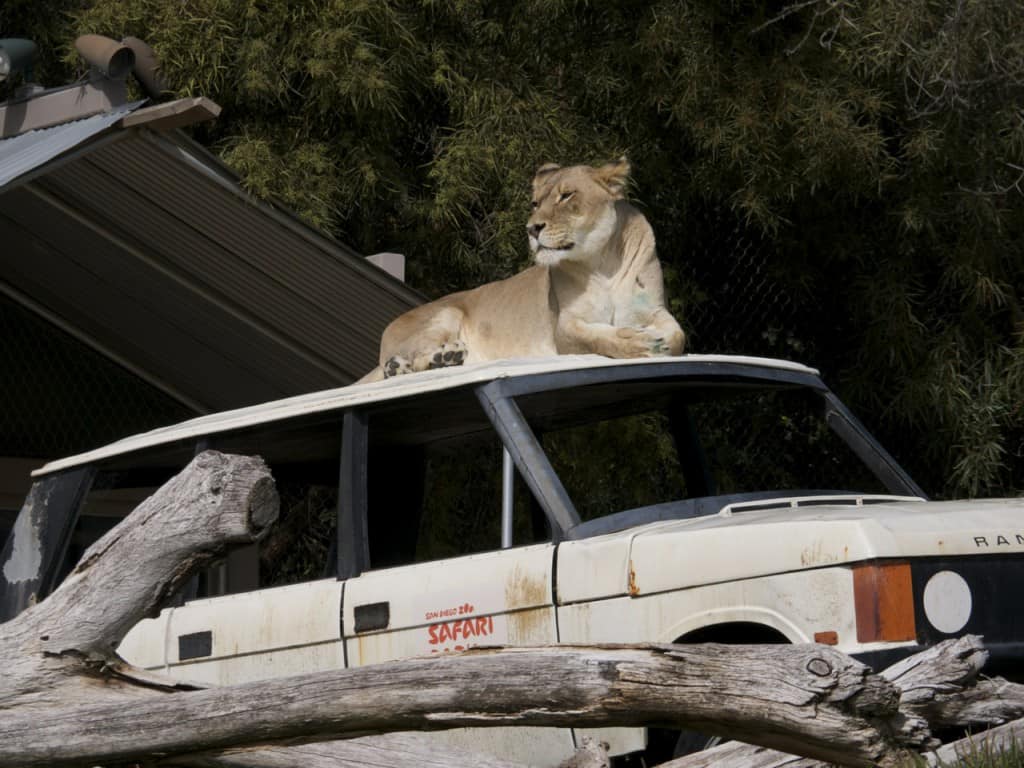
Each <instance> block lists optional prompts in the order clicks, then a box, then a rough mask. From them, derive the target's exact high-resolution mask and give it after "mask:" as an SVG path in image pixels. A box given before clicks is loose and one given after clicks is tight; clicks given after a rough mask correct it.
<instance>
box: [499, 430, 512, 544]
mask: <svg viewBox="0 0 1024 768" xmlns="http://www.w3.org/2000/svg"><path fill="white" fill-rule="evenodd" d="M514 472H515V465H513V463H512V454H511V453H509V452H508V448H502V449H501V548H502V549H508V548H509V547H511V546H512V511H513V501H514V500H513V498H512V480H513V478H514V477H515V474H514Z"/></svg>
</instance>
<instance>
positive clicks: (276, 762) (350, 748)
mask: <svg viewBox="0 0 1024 768" xmlns="http://www.w3.org/2000/svg"><path fill="white" fill-rule="evenodd" d="M160 764H161V765H167V766H190V768H296V766H302V768H407V767H408V766H417V768H452V766H458V765H466V766H473V768H528V766H525V765H523V764H522V763H515V762H512V761H510V760H505V759H503V758H501V757H495V756H494V755H487V754H483V753H479V752H472V751H467V750H463V749H457V748H454V747H448V746H445V745H443V744H438V743H437V742H436V741H433V740H431V739H430V738H429V737H427V736H426V734H421V733H388V734H384V735H381V736H370V737H366V738H361V739H346V740H344V741H324V742H320V743H318V744H301V745H297V746H293V747H262V748H240V749H233V750H225V751H223V752H214V753H205V754H204V753H191V754H188V755H180V756H176V757H172V758H168V759H166V760H162V761H160Z"/></svg>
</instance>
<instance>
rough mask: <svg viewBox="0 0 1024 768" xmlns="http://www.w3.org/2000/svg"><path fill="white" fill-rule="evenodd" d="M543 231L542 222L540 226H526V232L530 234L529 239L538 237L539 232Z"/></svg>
mask: <svg viewBox="0 0 1024 768" xmlns="http://www.w3.org/2000/svg"><path fill="white" fill-rule="evenodd" d="M542 229H544V224H543V222H542V223H540V224H527V225H526V231H527V232H529V233H530V237H539V236H540V231H541V230H542Z"/></svg>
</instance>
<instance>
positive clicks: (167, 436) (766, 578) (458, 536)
mask: <svg viewBox="0 0 1024 768" xmlns="http://www.w3.org/2000/svg"><path fill="white" fill-rule="evenodd" d="M207 448H213V449H216V450H220V451H224V452H230V453H240V454H258V455H260V456H262V457H263V458H264V459H265V460H266V462H267V463H268V465H269V466H270V468H271V470H272V471H273V474H274V477H275V480H276V482H277V484H278V488H279V492H280V495H281V517H280V520H279V522H278V523H277V526H276V529H275V531H274V532H273V533H272V534H271V535H270V536H269V537H268V538H267V539H266V540H264V541H263V542H261V543H260V544H259V545H255V546H252V547H246V548H242V549H239V550H236V551H233V552H231V553H230V554H229V555H228V557H227V558H226V560H225V561H224V562H223V563H221V564H220V565H218V566H216V567H214V568H212V569H210V570H209V571H206V572H204V573H203V574H202V575H201V576H199V577H196V578H194V579H193V581H192V582H191V584H190V585H189V587H188V588H187V589H186V590H185V592H184V593H183V594H181V595H179V596H177V598H176V599H175V600H174V601H173V602H174V604H172V605H170V606H169V607H167V608H165V609H164V610H163V612H162V613H161V614H160V615H159V616H158V617H157V618H154V619H147V620H144V621H142V622H141V623H140V624H138V625H137V626H136V627H135V628H134V629H133V630H132V631H131V632H130V633H129V634H128V636H127V637H126V638H125V639H124V641H123V643H122V644H121V646H120V649H119V652H120V653H121V655H123V656H124V657H125V658H126V659H128V660H129V661H131V662H132V663H134V664H136V665H139V666H141V667H144V668H146V669H150V670H154V671H159V672H163V673H165V674H168V675H172V676H174V677H178V678H182V679H186V680H194V681H199V682H203V683H207V684H219V685H224V684H232V683H238V682H243V681H251V680H258V679H265V678H269V677H278V676H285V675H292V674H298V673H305V672H314V671H318V670H326V669H334V668H339V667H355V666H360V665H366V664H377V663H381V662H386V661H388V660H392V659H397V658H402V657H408V656H414V655H421V654H433V653H445V652H452V651H458V650H460V649H463V648H466V647H469V646H472V645H477V644H482V645H495V644H539V643H545V644H546V643H558V642H568V643H590V642H641V641H655V642H681V643H690V642H704V641H715V642H728V643H744V642H751V643H766V642H779V643H812V642H817V643H825V644H829V645H832V646H834V647H836V648H837V649H839V650H841V651H843V652H846V653H849V654H851V655H853V656H855V657H857V658H860V659H861V660H863V661H865V662H866V663H868V664H869V665H871V666H874V667H875V668H881V667H884V666H887V665H888V664H889V663H891V662H893V661H895V660H897V659H898V658H900V657H901V656H904V655H907V654H910V653H912V652H915V651H917V650H919V649H921V648H922V647H924V646H927V645H930V644H933V643H935V642H937V641H939V640H941V639H944V638H947V637H952V636H958V635H961V634H964V633H968V632H972V633H977V634H981V635H984V637H985V643H986V646H987V647H988V648H989V650H990V651H991V654H992V656H991V661H990V666H991V668H992V669H993V670H995V671H998V672H1004V673H1011V674H1013V673H1014V672H1016V671H1019V665H1020V659H1021V657H1022V651H1024V646H1022V639H1024V614H1022V613H1021V611H1020V610H1019V609H1018V608H1017V605H1016V600H1017V597H1018V595H1019V592H1020V589H1021V588H1022V587H1024V500H1021V499H1004V500H977V501H945V502H931V501H927V500H926V498H925V494H924V493H923V492H922V490H921V489H920V488H919V487H918V486H917V485H916V484H915V483H914V481H913V480H912V479H911V478H910V477H909V476H908V475H907V473H906V472H904V471H903V470H902V469H901V468H900V466H899V465H898V464H897V462H896V461H895V460H894V459H893V458H892V456H890V455H889V454H888V453H887V452H886V451H885V450H884V449H883V448H882V447H881V446H880V445H879V444H878V443H877V442H876V441H875V440H874V439H873V438H872V437H871V435H870V434H868V432H867V431H866V430H865V428H864V427H863V426H862V425H861V423H860V422H859V421H858V420H857V419H856V418H855V417H854V416H853V415H852V414H851V413H850V411H849V410H848V409H847V408H846V407H845V406H844V405H843V404H842V403H841V402H840V401H839V400H838V399H837V398H836V396H835V395H834V394H833V393H832V392H831V391H830V390H829V389H828V388H827V387H826V386H825V384H824V383H823V382H822V380H821V378H820V377H819V375H818V373H817V372H816V371H815V370H813V369H811V368H808V367H805V366H803V365H799V364H796V363H791V362H786V361H781V360H772V359H762V358H750V357H732V356H710V355H688V356H684V357H678V358H652V359H642V360H611V359H607V358H602V357H597V356H590V355H586V356H560V357H557V358H550V359H529V360H527V359H524V360H510V361H503V362H495V363H486V364H479V365H467V366H463V367H460V368H449V369H443V370H437V371H427V372H423V373H419V374H415V375H410V376H402V377H396V378H392V379H388V380H385V381H382V382H377V383H372V384H363V385H354V386H350V387H344V388H340V389H335V390H331V391H326V392H320V393H315V394H309V395H305V396H301V397H295V398H290V399H287V400H281V401H277V402H272V403H268V404H265V405H260V406H255V407H250V408H244V409H240V410H236V411H231V412H225V413H219V414H214V415H210V416H204V417H200V418H197V419H194V420H191V421H188V422H185V423H182V424H178V425H176V426H171V427H167V428H164V429H158V430H155V431H152V432H148V433H145V434H141V435H136V436H133V437H129V438H127V439H124V440H121V441H120V442H117V443H114V444H112V445H109V446H106V447H103V448H99V449H97V450H94V451H91V452H89V453H85V454H82V455H79V456H74V457H71V458H66V459H62V460H59V461H54V462H52V463H50V464H48V465H46V466H44V467H42V468H41V469H39V470H38V471H37V472H35V474H34V486H33V489H32V491H31V493H30V496H29V500H28V501H27V502H26V505H25V507H24V508H23V509H22V512H21V516H20V517H19V519H18V521H17V522H16V524H15V527H14V530H13V532H12V534H11V536H10V538H9V540H8V541H7V543H6V548H5V550H4V556H3V559H4V561H5V564H4V568H3V573H2V576H0V620H6V619H7V618H10V617H11V616H13V615H15V614H17V613H18V612H19V611H20V610H22V609H24V608H25V607H26V606H27V605H28V604H30V602H32V601H34V600H37V599H42V598H43V597H45V596H46V595H47V594H48V593H49V592H51V591H52V590H53V589H54V588H55V586H56V585H57V584H59V583H60V581H61V579H62V578H63V576H64V575H65V574H66V573H67V572H68V571H69V569H70V568H71V567H73V564H74V562H75V561H76V560H77V558H78V557H80V555H81V553H82V552H83V551H84V549H85V548H86V547H88V546H89V544H91V543H92V542H93V541H95V540H96V539H97V538H98V537H99V536H100V535H102V534H103V533H104V532H105V531H106V530H108V529H109V528H110V527H112V526H113V525H114V524H116V523H117V522H118V520H119V519H121V518H122V517H123V516H124V515H126V514H127V513H128V512H130V510H131V509H132V508H133V507H134V505H135V504H137V503H138V502H139V501H140V500H141V499H143V498H145V497H146V496H147V495H149V494H150V493H152V492H153V490H154V489H155V488H156V487H158V486H159V485H160V484H162V483H163V482H164V481H166V480H167V479H169V478H170V477H171V476H172V475H174V474H175V473H177V472H179V471H180V470H181V469H182V468H183V467H184V466H185V465H186V464H187V463H188V462H189V460H190V459H191V458H192V457H193V456H194V455H195V454H196V453H197V452H198V451H201V450H205V449H207ZM19 537H21V540H19ZM26 548H28V549H30V550H32V551H33V552H34V553H35V555H34V557H33V558H30V561H31V563H32V566H31V568H30V569H29V572H26V571H25V569H24V567H23V563H24V560H22V565H18V564H14V565H12V553H14V552H17V551H21V552H24V551H25V550H26ZM14 566H17V567H14ZM19 568H20V570H19ZM524 736H525V733H524V729H518V730H516V729H506V728H494V729H478V730H462V731H452V732H448V733H446V734H444V735H443V737H444V738H447V739H449V740H450V741H455V742H457V743H460V744H462V745H464V746H469V747H473V748H476V749H482V750H493V751H496V752H499V753H501V754H503V755H505V756H506V757H509V758H513V759H520V760H522V761H524V762H529V763H531V764H535V765H554V764H557V762H558V761H560V760H561V759H563V758H565V757H566V756H568V755H570V754H571V753H572V751H573V747H574V743H575V742H574V739H578V738H579V736H580V734H579V733H578V732H576V733H574V732H572V731H569V730H560V729H553V728H552V729H542V728H532V729H529V738H525V737H524ZM648 736H649V735H648V734H647V733H646V732H645V731H644V730H643V729H637V728H631V729H630V728H619V729H603V730H602V731H601V732H600V737H601V739H602V740H604V741H607V742H608V743H609V744H610V745H611V751H612V753H613V754H616V755H623V754H627V753H634V752H638V751H640V750H643V749H645V747H646V746H647V744H648ZM657 738H664V735H663V734H657ZM651 740H652V742H653V741H654V740H656V739H655V738H653V737H652V739H651Z"/></svg>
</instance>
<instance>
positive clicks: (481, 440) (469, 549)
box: [368, 432, 550, 569]
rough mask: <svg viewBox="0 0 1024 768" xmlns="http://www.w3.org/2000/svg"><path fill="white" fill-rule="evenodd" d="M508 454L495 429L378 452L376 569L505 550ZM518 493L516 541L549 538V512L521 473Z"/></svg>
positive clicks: (372, 514) (371, 519)
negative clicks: (537, 506) (504, 482)
mask: <svg viewBox="0 0 1024 768" xmlns="http://www.w3.org/2000/svg"><path fill="white" fill-rule="evenodd" d="M502 453H503V451H502V446H501V442H500V441H499V440H498V438H497V436H496V435H495V434H494V433H493V432H487V433H482V434H477V435H474V436H472V437H468V438H462V439H449V440H440V441H436V442H433V443H428V444H425V445H418V446H412V447H401V446H387V447H381V448H380V449H377V450H371V453H370V460H369V485H370V488H369V494H368V495H369V499H368V523H369V525H368V527H369V534H368V535H369V542H370V567H371V568H373V569H377V568H385V567H390V566H396V565H404V564H408V563H416V562H426V561H430V560H439V559H443V558H448V557H457V556H460V555H468V554H473V553H477V552H488V551H492V550H496V549H499V548H500V547H501V525H502V521H501V514H502ZM513 499H514V506H513V510H514V511H513V534H512V543H513V546H518V545H523V544H532V543H535V542H538V541H547V540H549V539H550V535H549V533H548V530H547V526H546V522H545V520H544V516H543V513H541V512H540V510H539V509H535V505H534V504H533V503H532V496H531V494H530V491H529V489H528V488H527V487H526V485H525V483H523V482H522V480H521V479H520V478H519V477H518V474H516V477H515V481H514V485H513Z"/></svg>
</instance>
